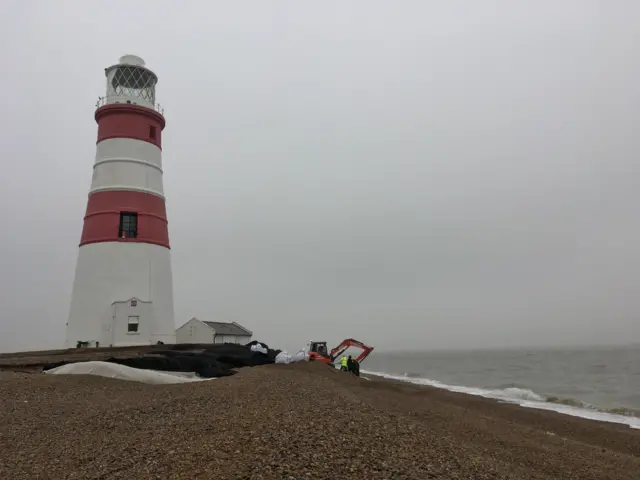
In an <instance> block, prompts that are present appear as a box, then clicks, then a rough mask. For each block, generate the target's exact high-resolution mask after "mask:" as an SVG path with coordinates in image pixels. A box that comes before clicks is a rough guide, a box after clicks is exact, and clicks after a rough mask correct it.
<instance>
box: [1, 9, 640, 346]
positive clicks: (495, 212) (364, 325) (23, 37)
mask: <svg viewBox="0 0 640 480" xmlns="http://www.w3.org/2000/svg"><path fill="white" fill-rule="evenodd" d="M639 14H640V3H639V2H637V1H634V0H629V1H624V0H618V1H616V0H608V1H594V0H575V1H573V0H554V1H543V0H523V1H518V0H503V1H497V0H494V1H491V0H483V1H477V0H463V1H454V0H448V1H446V2H444V1H437V2H436V1H428V0H421V1H408V0H404V1H399V2H392V1H389V0H367V1H351V2H344V1H338V0H325V1H322V2H317V1H316V2H312V1H267V0H259V1H258V0H256V1H244V2H221V1H220V2H214V1H187V0H181V1H180V2H178V1H168V0H166V1H160V0H155V1H140V0H139V1H135V2H134V1H116V0H110V1H95V0H93V1H86V0H78V1H57V0H42V1H36V0H29V1H22V2H19V1H17V0H7V2H6V5H4V11H3V16H2V18H1V19H0V54H1V56H2V59H3V70H4V71H3V75H2V77H0V87H1V88H2V92H3V93H2V96H1V100H0V102H1V106H2V108H0V126H1V128H2V130H1V132H2V133H1V135H2V140H1V142H0V161H1V162H2V167H3V170H4V173H3V174H2V176H1V177H0V182H1V183H0V186H1V189H0V214H1V215H2V218H4V221H5V226H4V232H3V234H2V235H1V236H0V252H1V256H0V262H1V263H0V266H1V268H0V301H1V304H2V318H0V351H7V350H20V349H27V348H52V347H58V346H60V345H62V343H63V341H64V328H65V327H64V325H65V322H66V317H67V315H68V310H69V297H70V294H71V286H72V281H73V275H74V268H75V262H76V258H77V249H78V242H79V239H80V232H81V229H82V217H83V215H84V210H85V208H86V201H87V192H88V188H89V185H90V182H91V175H92V164H93V161H94V155H95V140H96V124H95V121H94V120H93V112H94V108H95V107H94V105H95V102H96V99H97V97H98V96H101V95H103V94H104V86H105V80H104V70H103V69H104V68H105V67H107V66H109V65H111V64H113V63H116V62H117V60H118V58H119V57H120V56H121V55H124V54H127V53H131V54H136V55H140V56H142V57H143V58H144V59H145V61H146V62H147V66H149V67H150V68H151V69H153V70H154V71H155V72H156V73H157V75H158V77H159V79H160V80H159V84H158V89H157V99H158V101H159V102H160V103H161V104H162V105H163V106H164V107H165V116H166V118H167V128H166V129H165V135H164V137H163V147H164V148H163V158H164V167H165V168H164V172H165V174H164V182H165V192H166V194H167V206H168V215H169V232H170V236H171V243H172V255H173V271H174V289H175V307H176V324H177V325H180V324H182V323H184V322H185V321H186V320H188V319H189V318H191V317H192V316H198V317H199V318H201V319H205V320H221V321H225V320H229V321H230V320H235V321H238V322H239V323H241V324H243V325H245V326H247V327H249V328H251V329H252V330H253V331H254V332H255V338H257V339H263V340H264V341H266V342H268V343H270V344H272V345H273V346H276V347H278V346H280V347H285V348H296V347H299V346H301V345H302V344H304V343H305V342H306V341H307V340H309V339H325V340H327V341H329V342H331V343H333V342H337V341H339V340H341V339H342V338H344V337H345V336H355V337H356V338H360V339H362V340H363V341H365V342H369V343H371V344H373V345H375V346H376V347H377V348H378V349H381V350H387V349H399V348H403V349H404V348H423V347H424V348H436V347H437V348H449V347H451V348H469V347H494V346H506V345H546V344H549V345H557V344H590V343H628V342H634V341H640V321H639V320H638V318H639V314H640V275H639V268H640V252H639V246H640V215H639V214H638V203H639V201H640V188H639V187H640V176H639V175H638V173H639V172H638V170H639V169H640V161H639V160H640V159H639V158H638V154H639V152H640V131H639V130H638V129H639V127H640V108H639V107H640V102H639V100H640V93H639V90H640V81H639V79H640V77H639V74H640V54H639V53H640V52H639V49H640V47H639V46H640V29H639V28H638V25H639V24H640V17H639Z"/></svg>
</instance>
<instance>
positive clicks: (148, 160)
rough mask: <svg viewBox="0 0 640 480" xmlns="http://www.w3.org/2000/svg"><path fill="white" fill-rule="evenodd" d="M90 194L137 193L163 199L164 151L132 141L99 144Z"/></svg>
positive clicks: (114, 140)
mask: <svg viewBox="0 0 640 480" xmlns="http://www.w3.org/2000/svg"><path fill="white" fill-rule="evenodd" d="M93 168H94V170H93V180H92V182H91V190H90V193H94V192H98V191H104V190H134V191H140V192H148V193H152V194H154V195H159V196H161V197H163V196H164V188H163V184H162V151H161V150H160V149H159V148H158V147H157V146H156V145H154V144H152V143H149V142H145V141H142V140H134V139H130V138H111V139H108V140H103V141H102V142H100V143H98V146H97V151H96V161H95V164H94V167H93Z"/></svg>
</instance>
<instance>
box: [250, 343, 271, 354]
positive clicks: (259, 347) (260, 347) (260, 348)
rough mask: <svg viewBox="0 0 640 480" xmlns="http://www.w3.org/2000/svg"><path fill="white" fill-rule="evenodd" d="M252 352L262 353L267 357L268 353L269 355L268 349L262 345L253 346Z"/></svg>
mask: <svg viewBox="0 0 640 480" xmlns="http://www.w3.org/2000/svg"><path fill="white" fill-rule="evenodd" d="M251 351H252V352H260V353H264V354H265V355H266V354H267V353H269V352H268V351H267V349H266V348H265V347H264V345H262V344H261V343H255V344H253V345H251Z"/></svg>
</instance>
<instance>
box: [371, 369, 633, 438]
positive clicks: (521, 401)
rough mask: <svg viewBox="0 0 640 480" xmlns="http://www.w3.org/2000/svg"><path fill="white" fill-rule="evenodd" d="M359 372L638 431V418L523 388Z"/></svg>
mask: <svg viewBox="0 0 640 480" xmlns="http://www.w3.org/2000/svg"><path fill="white" fill-rule="evenodd" d="M361 372H362V373H366V374H369V375H374V376H376V377H382V378H388V379H390V380H399V381H401V382H407V383H414V384H416V385H428V386H431V387H436V388H442V389H445V390H449V391H451V392H459V393H466V394H468V395H476V396H480V397H485V398H493V399H496V400H500V401H503V402H508V403H515V404H517V405H520V406H521V407H526V408H537V409H541V410H551V411H554V412H558V413H562V414H565V415H572V416H574V417H581V418H587V419H589V420H598V421H601V422H610V423H621V424H623V425H628V426H629V427H631V428H637V429H640V418H638V417H631V416H627V415H619V414H615V413H607V412H601V411H598V410H595V409H588V408H580V407H574V406H571V405H562V404H558V403H552V402H548V401H547V399H546V398H545V397H543V396H542V395H538V394H537V393H535V392H533V391H531V390H527V389H523V388H515V387H512V388H504V389H487V388H475V387H464V386H460V385H447V384H445V383H442V382H438V381H437V380H430V379H428V378H415V377H406V376H404V375H391V374H388V373H384V372H372V371H367V370H362V371H361Z"/></svg>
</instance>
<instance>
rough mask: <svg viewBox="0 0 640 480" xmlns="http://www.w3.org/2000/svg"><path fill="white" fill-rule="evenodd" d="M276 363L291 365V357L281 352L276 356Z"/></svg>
mask: <svg viewBox="0 0 640 480" xmlns="http://www.w3.org/2000/svg"><path fill="white" fill-rule="evenodd" d="M276 363H291V355H289V354H288V353H287V352H280V353H279V354H278V355H276Z"/></svg>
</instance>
